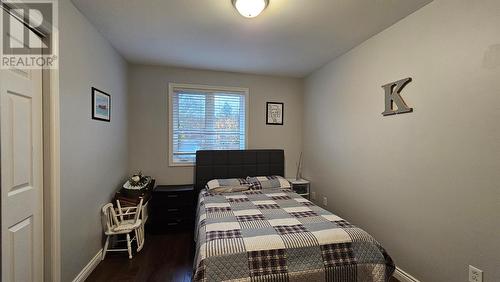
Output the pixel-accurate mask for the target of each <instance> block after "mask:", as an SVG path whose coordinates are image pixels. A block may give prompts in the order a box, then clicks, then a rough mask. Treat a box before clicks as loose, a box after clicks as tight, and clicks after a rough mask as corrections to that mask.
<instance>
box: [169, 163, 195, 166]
mask: <svg viewBox="0 0 500 282" xmlns="http://www.w3.org/2000/svg"><path fill="white" fill-rule="evenodd" d="M194 165H195V163H169V164H168V166H169V167H190V166H193V167H194Z"/></svg>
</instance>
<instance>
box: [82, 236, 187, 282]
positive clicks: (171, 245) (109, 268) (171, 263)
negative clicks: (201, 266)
mask: <svg viewBox="0 0 500 282" xmlns="http://www.w3.org/2000/svg"><path fill="white" fill-rule="evenodd" d="M133 246H135V244H133ZM193 258H194V253H193V235H192V232H179V233H172V234H167V235H153V234H146V241H145V244H144V248H143V249H142V250H141V251H140V252H139V253H134V258H133V259H131V260H129V259H128V255H127V253H126V252H108V254H107V255H106V259H104V261H102V262H101V263H100V264H99V265H98V266H97V268H96V269H95V270H94V272H93V273H92V274H91V275H90V276H89V277H88V278H87V280H86V281H96V282H100V281H102V282H104V281H106V282H108V281H127V282H128V281H137V282H143V281H151V282H156V281H158V282H160V281H161V282H173V281H175V282H177V281H179V282H189V281H191V272H192V269H193V265H192V263H193Z"/></svg>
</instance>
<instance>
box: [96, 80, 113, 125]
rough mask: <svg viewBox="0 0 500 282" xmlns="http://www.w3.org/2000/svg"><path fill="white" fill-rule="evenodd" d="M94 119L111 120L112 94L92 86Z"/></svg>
mask: <svg viewBox="0 0 500 282" xmlns="http://www.w3.org/2000/svg"><path fill="white" fill-rule="evenodd" d="M92 119H96V120H102V121H107V122H109V121H111V96H110V95H109V94H107V93H105V92H103V91H101V90H99V89H97V88H95V87H92Z"/></svg>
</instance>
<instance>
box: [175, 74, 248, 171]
mask: <svg viewBox="0 0 500 282" xmlns="http://www.w3.org/2000/svg"><path fill="white" fill-rule="evenodd" d="M168 96H169V120H170V123H169V130H170V134H169V139H170V140H169V141H170V148H169V158H170V159H169V162H170V165H171V166H182V165H193V164H194V162H195V158H196V151H197V150H242V149H245V148H246V145H247V141H246V137H247V126H248V123H247V110H248V109H247V108H248V107H247V105H248V89H244V88H232V87H213V86H203V85H189V84H174V83H171V84H170V85H169V95H168Z"/></svg>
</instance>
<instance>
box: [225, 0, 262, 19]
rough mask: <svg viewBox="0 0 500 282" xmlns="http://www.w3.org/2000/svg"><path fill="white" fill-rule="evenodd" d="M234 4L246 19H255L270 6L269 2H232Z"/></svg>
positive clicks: (233, 0) (242, 0)
mask: <svg viewBox="0 0 500 282" xmlns="http://www.w3.org/2000/svg"><path fill="white" fill-rule="evenodd" d="M232 2H233V6H234V7H235V8H236V10H238V12H239V13H240V14H241V15H242V16H244V17H245V18H255V17H256V16H258V15H260V13H262V11H264V9H265V8H266V7H267V5H269V0H232Z"/></svg>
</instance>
